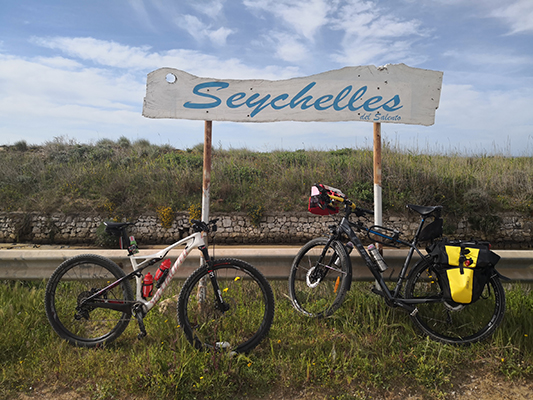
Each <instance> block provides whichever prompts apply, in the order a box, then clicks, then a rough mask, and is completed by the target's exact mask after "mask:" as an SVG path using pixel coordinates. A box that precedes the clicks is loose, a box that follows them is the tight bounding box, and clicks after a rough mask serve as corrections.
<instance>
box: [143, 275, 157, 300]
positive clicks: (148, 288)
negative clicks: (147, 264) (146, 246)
mask: <svg viewBox="0 0 533 400" xmlns="http://www.w3.org/2000/svg"><path fill="white" fill-rule="evenodd" d="M153 289H154V277H153V276H152V274H151V273H150V272H148V273H147V274H146V275H145V276H144V279H143V290H142V295H143V297H144V298H145V299H146V298H147V297H150V296H151V295H152V290H153Z"/></svg>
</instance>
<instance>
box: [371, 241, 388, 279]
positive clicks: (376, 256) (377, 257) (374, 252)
mask: <svg viewBox="0 0 533 400" xmlns="http://www.w3.org/2000/svg"><path fill="white" fill-rule="evenodd" d="M367 249H368V252H369V253H370V256H371V257H372V259H373V260H374V261H375V262H376V265H377V266H378V268H379V270H380V271H381V272H384V271H385V270H386V269H387V264H385V260H384V259H383V256H382V255H381V253H380V252H379V250H378V248H377V247H376V246H374V245H373V244H370V245H368V247H367Z"/></svg>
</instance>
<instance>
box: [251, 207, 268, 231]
mask: <svg viewBox="0 0 533 400" xmlns="http://www.w3.org/2000/svg"><path fill="white" fill-rule="evenodd" d="M263 213H264V208H263V206H260V205H258V206H251V207H250V208H249V209H248V217H249V218H250V222H251V223H252V225H253V226H255V227H257V226H259V224H260V223H261V219H262V218H263Z"/></svg>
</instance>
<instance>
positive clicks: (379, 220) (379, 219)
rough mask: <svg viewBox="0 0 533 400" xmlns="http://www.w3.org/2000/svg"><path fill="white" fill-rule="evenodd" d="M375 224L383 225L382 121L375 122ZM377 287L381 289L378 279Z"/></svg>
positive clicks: (379, 245)
mask: <svg viewBox="0 0 533 400" xmlns="http://www.w3.org/2000/svg"><path fill="white" fill-rule="evenodd" d="M374 225H383V214H382V197H381V123H379V122H375V123H374ZM376 247H377V249H378V250H379V252H380V253H382V254H383V246H382V245H381V243H376ZM375 284H376V289H380V287H379V283H378V282H377V280H376V283H375Z"/></svg>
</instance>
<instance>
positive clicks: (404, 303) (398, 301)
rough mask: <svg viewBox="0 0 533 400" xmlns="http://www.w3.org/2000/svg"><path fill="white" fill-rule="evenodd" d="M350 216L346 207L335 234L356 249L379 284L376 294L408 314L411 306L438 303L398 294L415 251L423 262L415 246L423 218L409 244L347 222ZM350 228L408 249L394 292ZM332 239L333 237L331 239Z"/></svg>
mask: <svg viewBox="0 0 533 400" xmlns="http://www.w3.org/2000/svg"><path fill="white" fill-rule="evenodd" d="M350 214H351V208H350V207H349V206H346V215H345V216H344V217H343V218H342V220H341V222H340V224H339V225H338V226H337V229H338V232H337V234H341V233H344V234H345V235H346V236H347V237H348V238H349V240H350V241H351V242H352V243H353V245H354V247H355V248H356V249H357V251H358V253H359V254H360V255H361V257H362V258H363V260H364V261H365V264H366V265H367V267H368V269H369V270H370V272H371V273H372V275H373V276H374V278H375V280H376V282H377V283H378V284H379V286H380V289H381V291H380V292H378V293H379V294H380V295H382V296H383V297H385V299H386V300H387V301H389V302H391V303H393V304H395V305H397V306H400V307H403V308H405V309H406V310H408V311H409V312H413V311H415V310H416V307H414V306H413V304H421V303H435V302H440V301H442V299H436V298H420V299H404V298H401V297H400V292H401V290H402V285H403V282H404V281H405V280H406V276H407V270H408V269H409V264H410V263H411V260H412V258H413V255H414V253H415V251H416V252H417V253H418V255H419V256H420V257H421V259H422V260H424V259H425V258H426V257H425V256H424V255H423V254H422V252H421V251H420V250H419V249H418V247H417V246H416V243H417V240H418V236H419V234H420V232H421V231H422V227H423V225H424V222H425V218H424V217H423V218H422V220H421V222H420V225H419V226H418V229H417V231H416V234H415V236H414V238H413V241H412V242H411V243H409V242H406V241H404V240H401V239H399V238H398V237H395V236H388V235H385V234H383V233H381V232H377V231H375V230H372V229H371V228H367V227H365V226H363V225H362V224H357V223H353V222H350V221H349V216H350ZM352 227H355V228H356V229H357V230H364V231H366V232H367V234H374V235H377V236H380V237H382V238H384V239H387V240H389V241H391V242H392V243H397V244H399V245H400V244H401V245H404V246H408V247H409V252H408V254H407V257H406V259H405V262H404V264H403V267H402V269H401V271H400V274H399V276H398V280H397V282H396V287H395V288H394V290H393V291H392V293H391V291H390V290H389V288H388V287H387V285H386V284H385V280H384V279H383V276H382V274H381V272H380V271H379V269H378V266H377V265H376V264H375V262H374V261H373V260H372V258H371V257H370V255H369V254H368V252H367V251H366V249H365V247H364V245H363V243H362V242H361V240H360V239H359V237H357V235H356V234H355V232H354V230H353V229H352ZM332 239H333V237H332Z"/></svg>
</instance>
